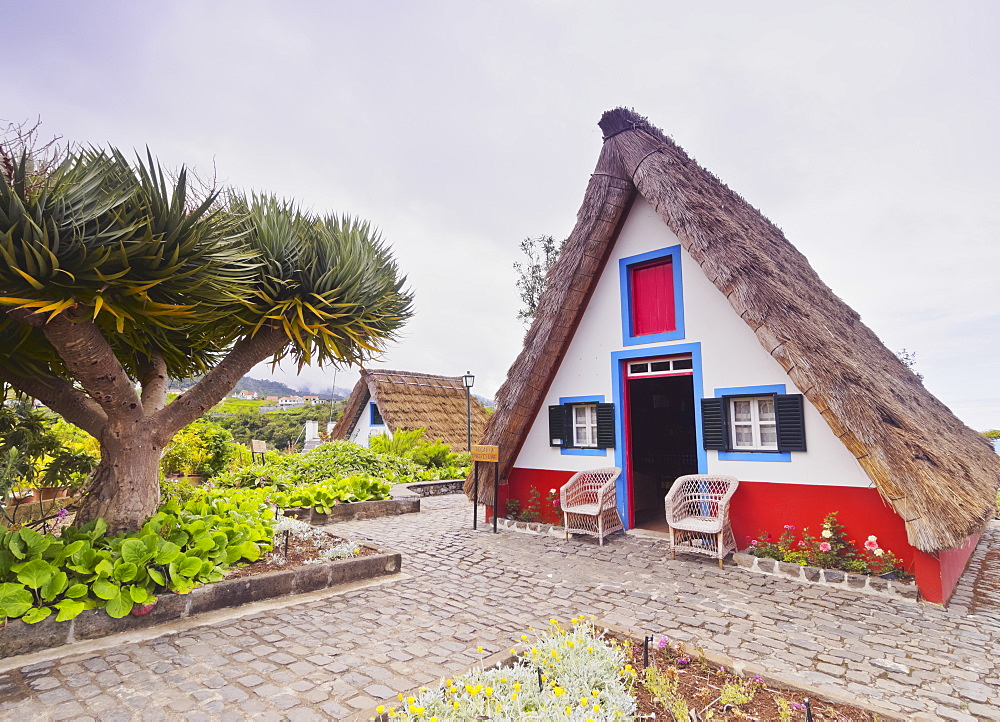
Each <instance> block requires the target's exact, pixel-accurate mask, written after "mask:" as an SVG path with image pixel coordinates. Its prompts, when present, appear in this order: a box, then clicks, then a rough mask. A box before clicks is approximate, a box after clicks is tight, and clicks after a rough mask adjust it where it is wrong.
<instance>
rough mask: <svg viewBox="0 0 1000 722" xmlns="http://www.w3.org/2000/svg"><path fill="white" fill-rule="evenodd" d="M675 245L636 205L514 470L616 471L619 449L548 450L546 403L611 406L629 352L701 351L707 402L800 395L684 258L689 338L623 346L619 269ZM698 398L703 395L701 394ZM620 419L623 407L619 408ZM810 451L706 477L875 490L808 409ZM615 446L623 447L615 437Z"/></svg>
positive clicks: (720, 469) (713, 460)
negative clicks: (770, 388)
mask: <svg viewBox="0 0 1000 722" xmlns="http://www.w3.org/2000/svg"><path fill="white" fill-rule="evenodd" d="M679 243H680V241H679V240H678V239H677V237H676V236H675V235H674V234H673V232H671V230H670V229H669V228H668V227H667V226H666V224H664V222H663V220H662V219H661V218H660V217H659V216H658V215H657V214H656V211H654V210H653V208H652V206H650V205H649V204H648V203H647V202H646V201H645V200H644V199H643V198H641V197H639V198H637V200H636V202H635V204H634V205H633V207H632V210H631V212H630V213H629V216H628V218H627V220H626V221H625V224H624V226H623V228H622V231H621V234H620V236H619V238H618V241H617V243H616V244H615V247H614V248H613V249H612V253H611V256H610V258H609V260H608V263H607V266H606V267H605V269H604V273H603V274H602V276H601V279H600V280H599V281H598V284H597V288H596V289H595V291H594V294H593V296H592V297H591V300H590V304H589V306H588V307H587V309H586V311H585V313H584V315H583V318H582V320H581V322H580V325H579V327H578V328H577V330H576V334H575V335H574V337H573V340H572V341H571V343H570V346H569V349H568V350H567V353H566V354H565V356H564V358H563V361H562V363H561V364H560V366H559V369H558V371H557V373H556V376H555V378H554V380H553V382H552V384H551V386H550V388H549V390H548V394H547V395H546V397H545V399H544V401H543V404H542V408H541V411H540V413H539V414H538V416H537V417H536V419H535V421H534V423H533V424H532V426H531V429H530V431H529V432H528V434H527V436H526V438H525V442H524V445H523V447H522V449H521V451H520V453H519V455H518V457H517V460H516V462H515V464H514V466H515V467H518V468H525V469H560V470H565V471H580V470H584V469H592V468H596V467H600V466H612V465H614V464H615V454H614V451H615V450H614V449H608V450H607V456H592V455H591V456H573V455H565V454H562V453H560V451H561V450H560V449H559V448H558V447H551V446H549V438H548V416H547V414H546V409H547V407H548V406H549V405H554V404H558V403H559V399H560V397H574V396H593V395H603V396H604V398H605V400H606V401H608V402H611V401H612V400H613V399H614V393H613V388H612V384H613V377H612V361H611V354H612V353H613V352H615V351H622V350H625V349H626V348H627V349H628V350H629V351H635V350H639V349H642V348H662V347H663V346H674V345H683V344H691V343H700V344H701V359H702V379H703V384H702V386H703V387H702V395H703V396H706V397H712V396H714V395H715V394H714V390H715V389H717V388H733V387H746V386H762V385H771V384H784V385H785V389H786V393H790V394H794V393H801V391H800V390H799V389H797V388H796V387H795V386H794V384H792V381H791V379H790V378H789V377H788V375H787V374H786V373H785V371H784V369H782V368H781V366H780V365H779V364H778V362H777V361H775V360H774V359H773V358H772V357H771V356H770V354H768V353H767V352H766V351H764V349H763V348H762V347H761V345H760V343H759V342H758V341H757V337H756V336H755V335H754V333H753V332H752V331H751V330H750V328H749V327H748V326H747V325H746V323H745V322H744V321H743V320H742V319H740V317H739V316H738V315H737V314H736V312H735V311H734V310H733V309H732V307H731V306H730V305H729V301H728V300H726V298H725V297H724V296H723V295H722V294H721V293H720V292H719V290H718V289H717V288H716V287H715V286H714V285H713V284H712V283H711V282H710V281H709V280H708V279H707V278H706V277H705V275H704V273H703V272H702V270H701V267H700V266H698V264H697V263H696V262H695V261H694V260H693V259H692V258H691V257H690V256H689V255H688V253H687V252H686V251H684V250H683V249H682V250H681V274H682V283H683V294H684V300H683V308H684V329H685V338H683V339H680V340H677V341H668V342H660V343H655V344H646V345H638V346H635V345H633V346H628V347H625V346H623V344H622V315H621V300H620V298H621V289H620V287H619V286H620V282H619V273H618V265H619V264H618V261H619V259H622V258H629V257H632V256H636V255H639V254H641V253H646V252H649V251H655V250H658V249H663V248H667V247H670V246H676V245H678V244H679ZM696 393H697V389H696ZM616 413H618V414H621V413H622V410H621V409H616ZM805 429H806V442H807V448H808V451H806V452H792V453H791V461H789V462H778V461H729V460H726V461H721V460H719V458H718V455H719V452H717V451H708V452H705V453H706V455H707V459H706V461H707V466H708V468H707V469H706V472H707V473H718V474H732V475H733V476H735V477H737V478H738V479H740V480H743V481H764V482H782V483H797V484H822V485H833V486H855V487H861V486H863V487H868V486H871V485H872V484H871V480H870V479H869V478H868V476H867V475H866V474H865V473H864V470H863V469H862V468H861V466H860V465H859V464H858V462H857V460H856V459H855V458H854V457H853V456H852V455H851V454H850V452H848V450H847V449H846V447H844V445H843V444H842V443H841V442H840V441H839V440H838V439H837V438H836V437H835V436H834V435H833V432H832V431H831V430H830V428H829V426H827V424H826V422H825V421H824V420H823V419H822V417H821V416H820V415H819V413H818V412H817V411H816V409H815V408H814V407H813V406H812V405H811V404H810V403H809V402H808V400H806V401H805ZM616 443H617V444H618V445H621V444H623V440H622V439H620V438H619V439H617V440H616Z"/></svg>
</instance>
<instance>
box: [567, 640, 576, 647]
mask: <svg viewBox="0 0 1000 722" xmlns="http://www.w3.org/2000/svg"><path fill="white" fill-rule="evenodd" d="M566 646H567V647H569V648H570V649H573V647H574V644H573V640H572V639H569V640H566Z"/></svg>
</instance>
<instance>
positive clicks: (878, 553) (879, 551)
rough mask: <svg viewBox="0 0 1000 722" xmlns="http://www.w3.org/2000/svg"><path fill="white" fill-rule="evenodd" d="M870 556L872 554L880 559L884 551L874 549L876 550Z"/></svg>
mask: <svg viewBox="0 0 1000 722" xmlns="http://www.w3.org/2000/svg"><path fill="white" fill-rule="evenodd" d="M872 554H874V555H875V556H877V557H880V556H882V555H883V554H885V550H884V549H876V550H874V551H873V552H872Z"/></svg>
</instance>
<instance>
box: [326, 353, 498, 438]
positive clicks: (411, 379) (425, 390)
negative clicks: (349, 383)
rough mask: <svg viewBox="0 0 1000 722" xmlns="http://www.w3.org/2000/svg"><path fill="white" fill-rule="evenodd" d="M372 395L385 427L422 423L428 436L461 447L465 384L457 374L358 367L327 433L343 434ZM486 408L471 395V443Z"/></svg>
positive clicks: (480, 427) (478, 434)
mask: <svg viewBox="0 0 1000 722" xmlns="http://www.w3.org/2000/svg"><path fill="white" fill-rule="evenodd" d="M369 400H371V401H374V402H375V403H376V404H377V405H378V408H379V411H380V412H381V414H382V420H383V421H384V422H385V424H386V426H387V427H388V428H389V430H390V431H393V432H395V431H398V430H399V429H420V428H423V429H426V432H425V435H424V438H426V439H427V440H428V441H434V440H436V439H441V440H442V441H444V442H445V443H446V444H448V445H449V446H451V448H452V451H455V452H458V451H465V442H466V431H467V429H466V406H465V387H464V386H463V385H462V377H461V376H434V375H432V374H421V373H414V372H412V371H382V370H379V371H373V370H371V369H362V370H361V378H360V379H358V382H357V383H356V384H355V385H354V390H353V391H351V395H350V396H349V397H348V399H347V406H346V407H345V408H344V415H343V416H341V417H340V420H339V421H338V422H337V425H336V426H334V427H333V438H335V439H343V438H346V437H347V435H348V434H349V432H350V430H351V429H353V428H354V425H355V423H357V421H358V419H359V418H360V417H361V414H362V413H364V412H365V411H366V410H367V408H368V402H369ZM488 416H489V414H488V413H487V412H486V409H484V408H483V407H482V405H481V404H480V403H479V402H478V401H476V399H475V398H473V399H472V443H473V444H476V443H479V439H480V438H481V437H482V435H483V430H484V429H485V428H486V420H487V418H488Z"/></svg>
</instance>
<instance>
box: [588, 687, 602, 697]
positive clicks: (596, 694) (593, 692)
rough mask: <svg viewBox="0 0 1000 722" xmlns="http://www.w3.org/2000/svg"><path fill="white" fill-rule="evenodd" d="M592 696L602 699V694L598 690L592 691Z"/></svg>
mask: <svg viewBox="0 0 1000 722" xmlns="http://www.w3.org/2000/svg"><path fill="white" fill-rule="evenodd" d="M590 696H591V697H600V696H601V693H600V692H598V691H597V690H596V689H592V690H590Z"/></svg>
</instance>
